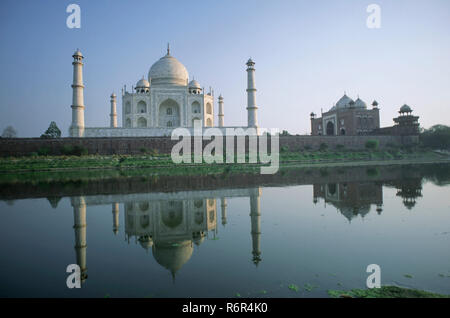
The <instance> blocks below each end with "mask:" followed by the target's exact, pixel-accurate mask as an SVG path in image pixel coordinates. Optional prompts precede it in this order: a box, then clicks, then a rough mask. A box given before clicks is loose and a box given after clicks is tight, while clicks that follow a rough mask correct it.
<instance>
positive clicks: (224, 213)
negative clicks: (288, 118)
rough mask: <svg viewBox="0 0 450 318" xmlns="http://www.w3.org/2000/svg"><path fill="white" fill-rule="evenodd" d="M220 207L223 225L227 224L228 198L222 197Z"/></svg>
mask: <svg viewBox="0 0 450 318" xmlns="http://www.w3.org/2000/svg"><path fill="white" fill-rule="evenodd" d="M220 209H221V212H222V225H223V226H225V224H227V199H225V198H221V199H220Z"/></svg>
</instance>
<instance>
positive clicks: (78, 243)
mask: <svg viewBox="0 0 450 318" xmlns="http://www.w3.org/2000/svg"><path fill="white" fill-rule="evenodd" d="M78 200H79V201H78V202H76V203H74V202H73V201H72V206H73V217H74V226H73V228H74V229H75V253H76V258H77V264H78V266H80V270H81V282H82V283H83V282H84V281H85V280H86V278H87V273H86V272H87V268H86V247H87V245H86V202H85V201H84V197H79V198H78Z"/></svg>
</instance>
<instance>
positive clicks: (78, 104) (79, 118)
mask: <svg viewBox="0 0 450 318" xmlns="http://www.w3.org/2000/svg"><path fill="white" fill-rule="evenodd" d="M72 57H73V62H72V65H73V84H72V106H71V107H72V124H71V126H70V130H69V135H70V137H83V136H84V93H83V90H84V85H83V58H84V57H83V54H81V52H80V50H77V51H76V52H75V53H74V54H73V55H72Z"/></svg>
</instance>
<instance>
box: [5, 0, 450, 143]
mask: <svg viewBox="0 0 450 318" xmlns="http://www.w3.org/2000/svg"><path fill="white" fill-rule="evenodd" d="M70 3H76V4H79V5H80V7H81V29H69V28H67V26H66V19H67V16H68V15H69V14H68V13H66V7H67V5H69V4H70ZM372 3H375V4H378V5H380V7H381V28H380V29H369V28H368V27H367V26H366V20H367V17H368V16H369V13H367V12H366V9H367V6H368V5H369V4H372ZM0 39H1V48H2V49H1V50H0V61H1V69H0V130H3V129H4V128H5V127H6V126H7V125H13V126H14V127H15V128H16V129H17V130H18V133H19V136H21V137H25V136H39V135H40V134H42V133H43V132H44V131H45V130H46V129H47V127H48V125H49V123H50V121H56V123H57V124H58V126H59V127H60V128H61V130H62V131H63V134H64V135H65V136H67V135H68V128H69V125H70V122H71V108H70V105H71V102H72V100H71V98H72V89H71V87H70V85H71V82H72V64H71V62H72V57H71V55H72V54H73V52H74V51H75V50H76V49H77V48H80V50H81V51H82V52H83V54H84V56H85V64H84V81H85V105H86V111H85V123H86V126H95V127H100V126H108V125H109V111H110V104H109V95H110V94H111V92H113V91H114V92H115V93H116V94H117V95H119V96H120V89H121V87H122V86H123V84H126V85H127V87H129V88H131V85H134V84H135V83H136V82H137V80H139V79H140V78H141V77H142V76H143V75H145V77H147V73H148V70H149V68H150V66H151V65H152V64H153V63H154V62H156V61H157V60H158V59H159V58H160V57H162V56H163V55H164V54H165V51H166V46H167V42H170V46H171V53H172V55H173V56H175V57H176V58H178V59H179V60H180V61H181V62H182V63H183V64H184V65H185V66H186V68H187V70H188V72H189V77H190V78H192V76H194V77H195V79H196V80H198V81H199V82H200V84H201V85H202V86H204V87H206V88H208V87H209V86H212V87H213V88H214V90H215V93H216V96H218V95H219V93H221V94H222V95H223V96H224V99H225V124H226V125H244V124H246V121H247V114H246V109H245V107H246V92H245V89H246V72H245V68H246V67H245V62H246V61H247V59H248V58H249V57H252V59H253V60H254V61H255V62H256V65H255V68H256V87H257V89H258V91H257V104H258V106H259V110H258V117H259V124H260V126H262V127H266V128H274V127H276V128H279V129H287V130H288V131H289V132H291V133H300V134H304V133H309V132H310V124H309V113H310V112H311V111H314V112H316V113H320V110H321V108H323V110H324V111H325V110H328V109H329V108H330V107H331V106H332V105H333V104H334V103H335V102H336V101H337V100H338V99H339V98H340V97H341V96H342V95H343V92H344V91H346V92H347V94H348V95H349V96H350V97H352V98H354V99H356V97H357V95H358V94H359V96H360V98H361V99H363V100H364V101H366V102H367V103H368V104H370V103H371V102H372V101H373V100H374V99H376V100H377V101H378V103H379V105H380V116H381V125H382V126H387V125H392V123H393V122H392V118H393V117H395V116H397V111H398V109H399V107H400V106H401V105H402V104H404V103H407V104H408V105H410V106H411V107H412V108H413V110H414V113H415V114H416V115H419V116H420V123H421V125H422V126H424V127H425V128H428V127H430V126H431V125H433V124H436V123H442V124H446V125H450V1H448V0H442V1H437V0H436V1H430V0H424V1H411V0H408V1H402V0H395V1H394V0H389V1H386V0H384V1H375V0H369V1H364V0H342V1H335V0H330V1H313V0H310V1H300V0H296V1H286V0H279V1H278V0H277V1H275V0H271V1H267V0H254V1H250V0H226V1H224V0H222V1H215V0H208V1H198V0H196V1H149V0H147V1H124V0H122V1H118V0H117V1H112V0H110V1H100V0H96V1H92V0H91V1H75V0H72V1H62V0H54V1H38V0H33V1H31V0H30V1H24V0H7V1H5V0H1V1H0ZM121 106H122V103H121V99H120V98H119V102H118V113H119V114H118V115H119V118H118V119H119V123H121ZM216 114H217V102H216ZM215 120H216V123H217V118H216V119H215Z"/></svg>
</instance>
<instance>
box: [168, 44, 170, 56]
mask: <svg viewBox="0 0 450 318" xmlns="http://www.w3.org/2000/svg"><path fill="white" fill-rule="evenodd" d="M167 55H170V45H169V43H167Z"/></svg>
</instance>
